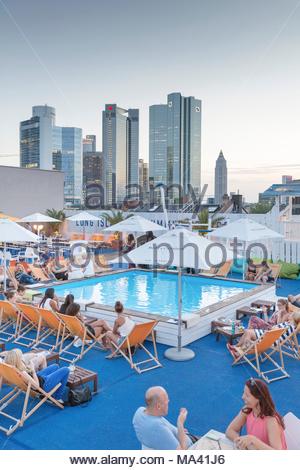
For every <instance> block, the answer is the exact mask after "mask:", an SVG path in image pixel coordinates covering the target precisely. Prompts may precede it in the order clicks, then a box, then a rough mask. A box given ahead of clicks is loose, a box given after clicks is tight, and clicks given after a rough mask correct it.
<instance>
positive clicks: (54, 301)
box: [39, 287, 60, 313]
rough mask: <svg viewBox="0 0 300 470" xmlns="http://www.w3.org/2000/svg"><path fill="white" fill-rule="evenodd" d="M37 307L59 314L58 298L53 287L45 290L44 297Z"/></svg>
mask: <svg viewBox="0 0 300 470" xmlns="http://www.w3.org/2000/svg"><path fill="white" fill-rule="evenodd" d="M39 307H41V308H45V309H46V310H51V311H52V312H54V313H60V311H59V301H58V297H57V296H56V294H55V290H54V289H53V287H48V289H46V290H45V292H44V297H43V298H42V300H41V302H40V304H39Z"/></svg>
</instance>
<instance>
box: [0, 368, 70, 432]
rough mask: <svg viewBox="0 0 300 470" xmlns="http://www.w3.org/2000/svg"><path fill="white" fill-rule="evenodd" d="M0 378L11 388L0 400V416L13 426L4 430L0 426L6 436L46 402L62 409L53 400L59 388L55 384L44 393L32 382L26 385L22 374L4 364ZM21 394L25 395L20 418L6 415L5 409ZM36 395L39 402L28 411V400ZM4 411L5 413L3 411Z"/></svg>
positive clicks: (0, 370)
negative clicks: (9, 421)
mask: <svg viewBox="0 0 300 470" xmlns="http://www.w3.org/2000/svg"><path fill="white" fill-rule="evenodd" d="M0 378H1V379H2V380H4V381H5V383H7V384H8V385H9V386H11V387H13V388H12V390H10V392H8V393H7V394H6V395H5V396H4V397H3V398H1V399H0V416H3V417H4V418H5V419H8V420H11V421H12V422H13V424H12V425H11V426H10V427H8V428H5V427H4V426H0V430H1V431H3V432H5V434H6V435H7V436H9V435H10V434H12V433H13V432H15V431H16V429H18V428H19V427H21V426H23V424H24V423H25V421H26V420H27V419H28V418H30V416H32V415H33V413H35V412H36V411H37V410H38V409H39V408H40V407H41V406H42V405H43V404H44V403H45V402H46V401H49V402H51V403H52V404H53V405H55V406H57V407H58V408H61V409H63V408H64V406H63V405H62V404H61V403H59V402H58V401H57V400H55V398H53V393H54V392H55V391H56V390H57V389H58V388H59V386H60V384H57V385H56V386H55V387H54V388H53V389H52V390H50V392H45V390H43V389H42V388H41V387H39V386H36V385H33V384H32V382H29V383H27V382H26V380H25V379H24V378H23V377H22V374H21V373H20V372H19V371H18V370H17V369H16V368H15V367H13V366H10V365H8V364H5V363H3V362H2V363H0ZM22 393H24V394H25V397H24V402H23V404H22V412H21V416H19V417H18V418H17V417H15V416H13V415H10V414H9V413H8V410H7V407H8V406H9V405H10V404H11V403H12V402H14V400H15V399H16V398H18V396H19V395H21V394H22ZM37 394H38V396H39V401H38V402H37V403H36V400H35V401H34V403H35V404H33V406H32V407H31V408H30V409H29V407H30V405H31V403H30V399H31V398H34V397H36V395H37ZM4 410H5V411H4Z"/></svg>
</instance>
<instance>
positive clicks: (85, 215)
mask: <svg viewBox="0 0 300 470" xmlns="http://www.w3.org/2000/svg"><path fill="white" fill-rule="evenodd" d="M99 220H101V219H100V217H96V216H95V215H93V214H90V213H89V212H87V211H82V212H78V213H77V214H74V215H71V216H70V217H67V218H66V221H67V222H98V221H99ZM83 239H84V240H85V226H83Z"/></svg>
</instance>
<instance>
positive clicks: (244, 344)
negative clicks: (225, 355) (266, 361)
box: [227, 312, 300, 358]
mask: <svg viewBox="0 0 300 470" xmlns="http://www.w3.org/2000/svg"><path fill="white" fill-rule="evenodd" d="M299 322H300V313H299V312H296V313H292V314H290V315H289V318H288V319H286V320H285V321H283V322H281V323H277V324H276V325H274V326H273V328H271V329H274V328H285V329H286V331H285V333H283V335H282V336H281V337H280V340H281V339H286V338H287V337H288V336H290V335H292V334H293V332H294V331H295V329H296V328H297V326H298V323H299ZM264 333H265V330H261V329H254V330H252V329H250V330H245V332H244V334H243V336H241V338H240V340H239V342H238V343H237V344H236V345H231V344H229V343H228V344H227V349H228V351H229V352H230V354H231V355H232V356H233V357H234V358H235V357H238V356H239V354H240V350H239V348H240V349H242V350H243V349H244V348H245V349H247V348H248V347H249V345H251V342H252V341H256V340H257V339H259V338H261V337H262V336H263V334H264Z"/></svg>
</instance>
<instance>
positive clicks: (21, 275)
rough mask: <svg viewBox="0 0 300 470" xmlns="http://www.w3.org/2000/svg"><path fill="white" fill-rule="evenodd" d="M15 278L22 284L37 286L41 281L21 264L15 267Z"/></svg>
mask: <svg viewBox="0 0 300 470" xmlns="http://www.w3.org/2000/svg"><path fill="white" fill-rule="evenodd" d="M14 274H15V278H16V280H17V281H18V282H19V283H20V284H25V285H26V284H36V283H37V282H38V281H39V279H38V278H36V277H34V276H32V274H31V273H30V271H29V272H28V273H27V272H26V271H25V268H24V266H23V265H22V264H21V263H17V264H16V267H15V273H14Z"/></svg>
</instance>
